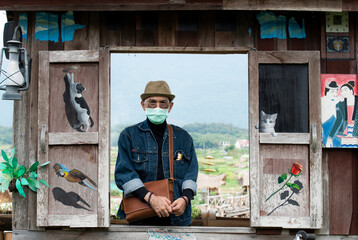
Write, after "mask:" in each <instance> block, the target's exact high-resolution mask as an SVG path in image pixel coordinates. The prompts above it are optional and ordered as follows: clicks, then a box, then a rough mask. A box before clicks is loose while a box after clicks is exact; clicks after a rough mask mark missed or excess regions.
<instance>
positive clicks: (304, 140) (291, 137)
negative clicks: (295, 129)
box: [260, 133, 311, 144]
mask: <svg viewBox="0 0 358 240" xmlns="http://www.w3.org/2000/svg"><path fill="white" fill-rule="evenodd" d="M276 134H277V136H272V135H271V134H270V133H260V143H267V144H310V142H311V141H310V139H311V136H310V134H309V133H294V134H290V133H276Z"/></svg>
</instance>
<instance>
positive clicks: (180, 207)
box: [171, 196, 188, 217]
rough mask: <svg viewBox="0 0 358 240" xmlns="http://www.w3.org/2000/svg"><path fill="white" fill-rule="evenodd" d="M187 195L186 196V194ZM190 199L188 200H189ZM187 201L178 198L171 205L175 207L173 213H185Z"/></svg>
mask: <svg viewBox="0 0 358 240" xmlns="http://www.w3.org/2000/svg"><path fill="white" fill-rule="evenodd" d="M184 197H185V196H184ZM185 199H188V198H187V197H185ZM187 201H188V200H187ZM186 203H187V202H186V201H185V200H184V199H183V198H181V197H180V198H178V199H177V200H175V201H174V202H173V203H172V205H171V207H172V208H173V214H174V215H175V216H177V217H178V216H180V215H182V214H183V213H184V211H185V208H186Z"/></svg>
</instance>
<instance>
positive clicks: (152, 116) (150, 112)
mask: <svg viewBox="0 0 358 240" xmlns="http://www.w3.org/2000/svg"><path fill="white" fill-rule="evenodd" d="M168 112H169V111H168V109H162V108H146V109H145V113H146V115H147V117H148V119H149V121H151V122H152V123H154V124H157V125H159V124H162V123H163V122H164V121H165V119H167V117H168Z"/></svg>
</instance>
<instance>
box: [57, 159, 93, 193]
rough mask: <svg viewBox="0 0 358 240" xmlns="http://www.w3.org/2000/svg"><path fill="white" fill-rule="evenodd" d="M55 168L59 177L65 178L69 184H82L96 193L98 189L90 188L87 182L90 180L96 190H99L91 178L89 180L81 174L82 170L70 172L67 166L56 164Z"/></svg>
mask: <svg viewBox="0 0 358 240" xmlns="http://www.w3.org/2000/svg"><path fill="white" fill-rule="evenodd" d="M53 168H54V169H55V172H56V175H57V176H59V177H64V178H65V179H66V180H67V181H68V182H73V183H76V182H77V183H79V184H81V185H82V186H86V187H88V188H90V189H92V190H94V191H96V189H95V188H93V187H92V186H90V185H89V184H88V183H87V182H86V181H85V180H88V181H89V182H90V183H91V184H92V185H93V186H94V187H96V188H97V184H96V183H95V182H94V181H93V180H92V179H91V178H89V177H88V176H87V175H86V174H84V173H83V172H81V171H80V170H78V169H73V170H71V171H70V170H69V169H68V168H67V167H66V166H65V165H63V164H60V163H55V165H54V166H53Z"/></svg>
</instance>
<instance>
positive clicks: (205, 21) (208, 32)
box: [198, 12, 215, 47]
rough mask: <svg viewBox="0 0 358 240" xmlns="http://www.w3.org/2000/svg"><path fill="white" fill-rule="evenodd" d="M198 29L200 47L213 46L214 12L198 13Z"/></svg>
mask: <svg viewBox="0 0 358 240" xmlns="http://www.w3.org/2000/svg"><path fill="white" fill-rule="evenodd" d="M198 31H199V32H198V35H199V36H198V37H199V46H200V47H214V46H215V12H199V13H198Z"/></svg>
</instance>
